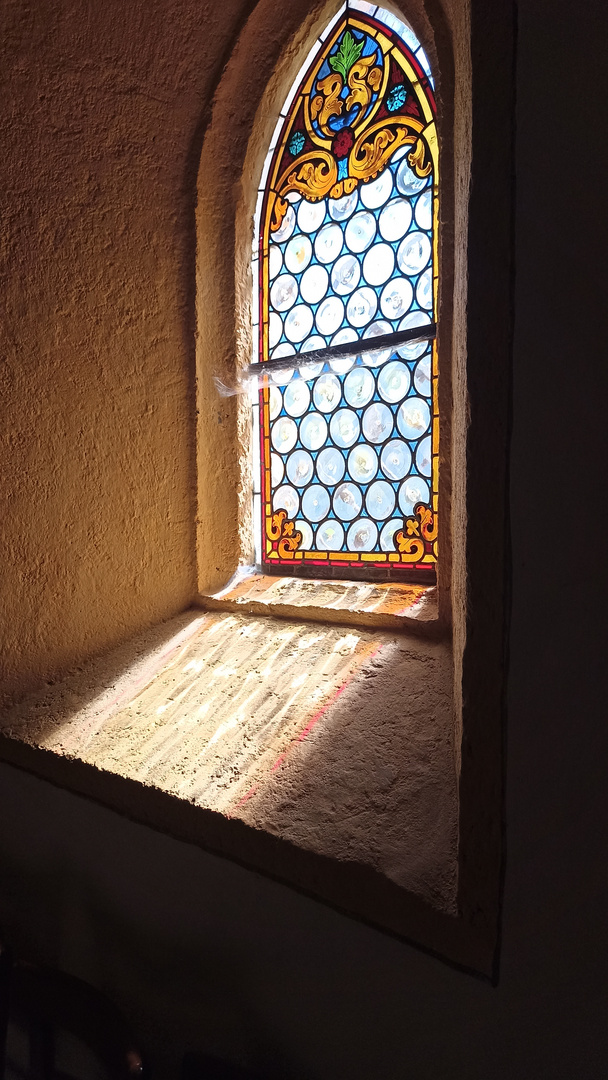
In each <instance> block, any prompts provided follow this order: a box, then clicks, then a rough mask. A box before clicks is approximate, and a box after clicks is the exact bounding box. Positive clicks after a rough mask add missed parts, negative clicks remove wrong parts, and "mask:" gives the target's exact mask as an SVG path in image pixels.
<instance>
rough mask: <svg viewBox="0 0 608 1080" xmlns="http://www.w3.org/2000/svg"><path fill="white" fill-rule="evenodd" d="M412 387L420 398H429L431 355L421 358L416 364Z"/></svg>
mask: <svg viewBox="0 0 608 1080" xmlns="http://www.w3.org/2000/svg"><path fill="white" fill-rule="evenodd" d="M414 386H415V387H416V390H417V391H418V393H419V394H420V396H421V397H430V396H431V354H430V353H429V354H428V355H427V356H423V357H422V360H419V361H418V363H417V364H416V370H415V371H414Z"/></svg>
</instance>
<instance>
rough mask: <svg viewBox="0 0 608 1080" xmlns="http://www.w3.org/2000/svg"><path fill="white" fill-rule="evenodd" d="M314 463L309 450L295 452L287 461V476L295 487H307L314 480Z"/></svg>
mask: <svg viewBox="0 0 608 1080" xmlns="http://www.w3.org/2000/svg"><path fill="white" fill-rule="evenodd" d="M314 468H315V466H314V462H313V460H312V458H311V456H310V454H309V453H308V451H307V450H294V451H293V453H292V454H290V455H289V457H288V459H287V475H288V477H289V479H290V481H291V483H292V484H293V485H294V487H300V488H301V487H305V486H306V484H308V483H310V481H311V480H312V474H313V472H314Z"/></svg>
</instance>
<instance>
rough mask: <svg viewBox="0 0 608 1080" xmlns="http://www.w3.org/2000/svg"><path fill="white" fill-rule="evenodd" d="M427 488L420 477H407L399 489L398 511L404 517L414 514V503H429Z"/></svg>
mask: <svg viewBox="0 0 608 1080" xmlns="http://www.w3.org/2000/svg"><path fill="white" fill-rule="evenodd" d="M430 497H431V495H430V491H429V486H428V484H427V483H426V481H425V480H423V479H422V477H420V476H408V478H407V480H404V481H403V483H402V485H401V487H400V488H399V509H400V510H401V513H402V514H404V515H405V517H410V515H411V514H413V513H414V507H415V506H416V503H419V502H421V503H427V505H428V503H429V502H430Z"/></svg>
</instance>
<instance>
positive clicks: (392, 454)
mask: <svg viewBox="0 0 608 1080" xmlns="http://www.w3.org/2000/svg"><path fill="white" fill-rule="evenodd" d="M380 466H381V468H382V472H383V473H384V475H385V476H387V477H388V479H389V480H403V477H404V476H407V474H408V473H409V471H410V469H411V467H412V455H411V452H410V448H409V446H408V445H407V443H404V442H402V441H401V439H391V441H390V442H387V444H386V446H385V447H383V450H382V455H381V457H380Z"/></svg>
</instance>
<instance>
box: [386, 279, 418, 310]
mask: <svg viewBox="0 0 608 1080" xmlns="http://www.w3.org/2000/svg"><path fill="white" fill-rule="evenodd" d="M413 299H414V290H413V289H412V286H411V284H410V282H409V280H408V279H407V278H404V277H398V278H393V280H392V281H389V283H388V285H385V286H384V288H383V290H382V295H381V297H380V309H381V311H382V314H383V315H384V318H385V319H402V318H403V317H404V315H406V314H407V312H408V311H409V309H410V307H411V304H412V300H413Z"/></svg>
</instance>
